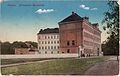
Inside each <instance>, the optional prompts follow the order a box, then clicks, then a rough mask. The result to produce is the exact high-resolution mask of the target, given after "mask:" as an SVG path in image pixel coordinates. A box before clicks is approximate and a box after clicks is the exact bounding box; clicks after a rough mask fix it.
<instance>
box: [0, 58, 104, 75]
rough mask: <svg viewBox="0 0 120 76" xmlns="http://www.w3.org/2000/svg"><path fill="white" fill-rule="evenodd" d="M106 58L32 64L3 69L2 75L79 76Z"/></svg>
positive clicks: (58, 60) (61, 60)
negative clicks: (78, 75)
mask: <svg viewBox="0 0 120 76" xmlns="http://www.w3.org/2000/svg"><path fill="white" fill-rule="evenodd" d="M105 59H106V58H105V57H97V58H85V59H73V58H71V59H56V60H53V61H48V62H43V63H39V62H37V63H32V64H26V65H18V66H12V67H5V68H1V73H2V74H13V75H40V74H42V75H77V74H84V72H85V71H86V70H87V69H88V68H90V67H91V66H92V65H94V64H96V63H98V62H102V61H104V60H105Z"/></svg>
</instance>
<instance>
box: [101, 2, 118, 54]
mask: <svg viewBox="0 0 120 76" xmlns="http://www.w3.org/2000/svg"><path fill="white" fill-rule="evenodd" d="M108 5H109V10H108V11H107V12H105V13H104V15H105V17H104V19H103V21H102V23H104V24H106V25H105V26H104V27H103V29H104V30H107V34H109V37H108V38H107V40H106V41H105V44H103V45H102V50H103V53H104V55H118V54H119V5H118V3H117V1H109V2H108Z"/></svg>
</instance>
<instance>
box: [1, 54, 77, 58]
mask: <svg viewBox="0 0 120 76" xmlns="http://www.w3.org/2000/svg"><path fill="white" fill-rule="evenodd" d="M70 57H78V54H34V55H30V54H28V55H27V54H26V55H0V58H1V59H12V58H70Z"/></svg>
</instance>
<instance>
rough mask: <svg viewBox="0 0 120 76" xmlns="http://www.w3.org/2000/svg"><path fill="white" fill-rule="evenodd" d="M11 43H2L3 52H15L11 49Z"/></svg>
mask: <svg viewBox="0 0 120 76" xmlns="http://www.w3.org/2000/svg"><path fill="white" fill-rule="evenodd" d="M10 47H11V43H9V42H3V43H2V44H1V54H14V51H11V50H10Z"/></svg>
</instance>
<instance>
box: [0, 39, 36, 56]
mask: <svg viewBox="0 0 120 76" xmlns="http://www.w3.org/2000/svg"><path fill="white" fill-rule="evenodd" d="M26 43H29V44H31V45H32V46H33V47H35V48H37V43H36V42H31V41H26V42H21V41H19V42H18V41H15V42H13V43H10V42H2V43H1V54H14V53H15V48H28V46H27V45H26Z"/></svg>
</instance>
